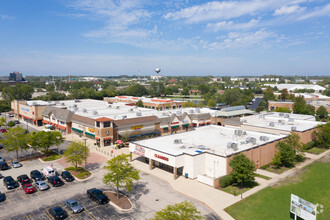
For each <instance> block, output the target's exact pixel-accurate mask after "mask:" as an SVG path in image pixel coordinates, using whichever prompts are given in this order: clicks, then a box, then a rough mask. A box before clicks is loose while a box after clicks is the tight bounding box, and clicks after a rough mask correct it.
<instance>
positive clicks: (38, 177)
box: [30, 170, 45, 181]
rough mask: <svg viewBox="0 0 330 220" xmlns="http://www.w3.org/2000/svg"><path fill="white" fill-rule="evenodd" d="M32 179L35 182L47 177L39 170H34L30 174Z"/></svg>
mask: <svg viewBox="0 0 330 220" xmlns="http://www.w3.org/2000/svg"><path fill="white" fill-rule="evenodd" d="M30 177H31V179H33V180H34V181H40V180H44V179H45V177H44V176H43V175H42V174H41V173H40V172H39V170H32V171H31V172H30Z"/></svg>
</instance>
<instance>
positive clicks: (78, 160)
mask: <svg viewBox="0 0 330 220" xmlns="http://www.w3.org/2000/svg"><path fill="white" fill-rule="evenodd" d="M88 155H89V148H88V147H85V145H84V143H83V142H78V141H72V142H71V143H70V145H69V147H68V148H67V150H66V151H65V153H64V156H65V159H66V161H68V162H69V163H71V164H72V165H73V166H74V167H75V170H76V171H77V167H78V165H82V164H83V163H84V162H85V163H86V161H85V158H86V159H87V157H88Z"/></svg>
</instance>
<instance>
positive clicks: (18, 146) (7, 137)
mask: <svg viewBox="0 0 330 220" xmlns="http://www.w3.org/2000/svg"><path fill="white" fill-rule="evenodd" d="M0 142H1V144H2V145H3V146H6V150H7V151H8V152H11V151H16V159H18V151H19V150H20V151H23V150H26V149H27V148H28V145H27V142H28V135H27V134H25V129H23V128H21V127H20V126H17V127H15V128H12V129H10V130H8V132H6V133H4V134H3V139H0Z"/></svg>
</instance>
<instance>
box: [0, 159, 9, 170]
mask: <svg viewBox="0 0 330 220" xmlns="http://www.w3.org/2000/svg"><path fill="white" fill-rule="evenodd" d="M8 169H9V166H8V164H7V162H6V161H2V162H0V170H8Z"/></svg>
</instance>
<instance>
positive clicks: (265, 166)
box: [261, 164, 269, 169]
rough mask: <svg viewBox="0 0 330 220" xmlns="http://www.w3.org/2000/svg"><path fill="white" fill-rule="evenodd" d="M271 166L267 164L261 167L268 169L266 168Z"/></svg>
mask: <svg viewBox="0 0 330 220" xmlns="http://www.w3.org/2000/svg"><path fill="white" fill-rule="evenodd" d="M268 167H269V164H266V165H263V166H262V167H261V169H266V168H268Z"/></svg>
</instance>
